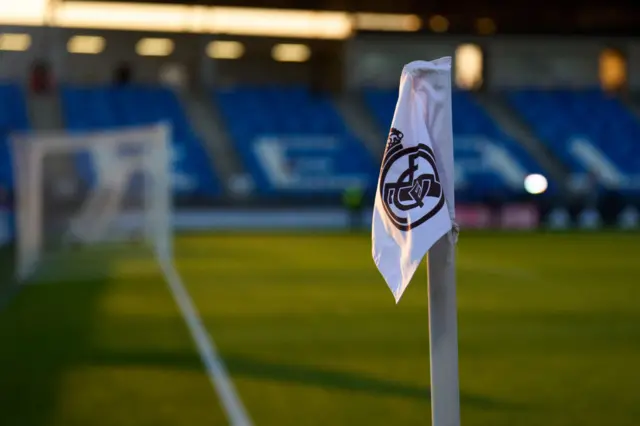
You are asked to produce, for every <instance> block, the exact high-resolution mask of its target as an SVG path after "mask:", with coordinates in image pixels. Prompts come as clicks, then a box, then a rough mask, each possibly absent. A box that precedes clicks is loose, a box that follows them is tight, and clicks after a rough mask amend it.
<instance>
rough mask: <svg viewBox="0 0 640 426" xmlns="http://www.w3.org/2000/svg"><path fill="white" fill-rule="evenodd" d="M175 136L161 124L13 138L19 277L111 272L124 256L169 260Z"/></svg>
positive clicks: (60, 277) (70, 276) (69, 276)
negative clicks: (171, 164)
mask: <svg viewBox="0 0 640 426" xmlns="http://www.w3.org/2000/svg"><path fill="white" fill-rule="evenodd" d="M169 133H170V132H169V128H168V126H166V125H156V126H149V127H140V128H130V129H124V130H109V131H103V132H96V133H86V134H76V133H74V134H66V133H60V134H40V135H39V134H37V133H36V134H29V135H22V136H16V137H14V139H13V141H12V142H13V152H14V174H15V177H16V179H15V181H16V182H15V186H16V210H17V250H16V252H17V253H16V254H17V255H16V262H17V264H16V274H17V279H18V280H19V281H25V280H29V281H31V280H68V279H73V278H89V277H96V276H97V275H105V274H106V275H110V274H112V273H114V272H113V270H112V268H114V264H117V262H118V261H119V260H121V259H127V260H131V259H137V258H145V259H151V258H153V259H157V260H159V261H160V262H166V261H170V260H171V257H172V231H171V224H170V220H171V219H170V210H171V195H170V194H171V193H170V191H171V189H170V181H169V180H170V172H169V146H170V145H169V141H168V138H169ZM150 255H151V256H152V257H150Z"/></svg>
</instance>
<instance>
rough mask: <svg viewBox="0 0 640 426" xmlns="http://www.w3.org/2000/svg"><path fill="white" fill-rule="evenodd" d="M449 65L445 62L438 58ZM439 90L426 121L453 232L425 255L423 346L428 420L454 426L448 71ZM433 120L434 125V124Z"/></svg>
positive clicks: (455, 382) (457, 403) (457, 414)
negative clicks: (437, 104) (439, 100)
mask: <svg viewBox="0 0 640 426" xmlns="http://www.w3.org/2000/svg"><path fill="white" fill-rule="evenodd" d="M443 60H444V61H448V63H450V58H446V59H445V58H443ZM437 80H438V84H439V85H441V90H444V91H447V92H448V94H449V96H446V97H444V99H447V102H446V105H443V107H442V108H441V109H438V111H437V112H436V111H432V113H433V115H432V116H431V117H427V121H431V120H433V123H430V125H429V127H430V129H432V131H433V132H434V134H433V144H434V147H433V148H434V151H435V157H436V162H437V163H438V168H439V169H440V178H441V182H442V189H443V191H444V196H445V199H446V201H447V208H448V210H449V216H450V217H451V221H452V222H453V228H452V230H451V231H450V232H448V233H447V234H445V235H444V236H443V237H442V238H440V240H438V242H436V243H435V245H434V246H433V247H431V249H430V250H429V254H428V265H429V266H428V274H429V346H430V359H431V416H432V424H433V426H459V425H460V390H459V379H458V307H457V302H456V271H455V255H456V253H455V245H456V243H457V240H458V226H457V225H456V224H455V197H454V171H453V168H454V164H453V163H454V161H453V140H452V138H451V135H452V127H453V124H452V112H451V96H450V94H451V72H450V71H449V72H447V73H443V74H442V75H440V76H438V79H437ZM436 122H437V125H436Z"/></svg>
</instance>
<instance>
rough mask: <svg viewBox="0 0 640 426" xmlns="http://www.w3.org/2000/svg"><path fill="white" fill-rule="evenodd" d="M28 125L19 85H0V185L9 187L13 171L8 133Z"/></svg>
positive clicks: (25, 107) (22, 93) (24, 100)
mask: <svg viewBox="0 0 640 426" xmlns="http://www.w3.org/2000/svg"><path fill="white" fill-rule="evenodd" d="M29 127H30V124H29V118H28V114H27V105H26V97H25V94H24V92H23V90H22V89H21V88H20V86H18V85H15V84H1V85H0V186H5V187H6V188H9V187H11V185H12V182H13V175H12V173H13V171H12V167H11V151H10V150H11V147H10V144H9V134H10V133H12V132H14V131H25V130H28V129H29Z"/></svg>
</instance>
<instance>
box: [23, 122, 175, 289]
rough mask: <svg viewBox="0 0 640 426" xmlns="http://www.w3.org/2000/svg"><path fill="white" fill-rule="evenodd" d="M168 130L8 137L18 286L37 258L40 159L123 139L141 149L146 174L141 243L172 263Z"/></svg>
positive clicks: (39, 244) (154, 128) (39, 249)
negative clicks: (12, 157) (12, 185)
mask: <svg viewBox="0 0 640 426" xmlns="http://www.w3.org/2000/svg"><path fill="white" fill-rule="evenodd" d="M170 134H171V128H170V126H169V125H168V124H165V123H161V124H157V125H152V126H145V127H136V128H124V129H115V130H114V129H111V130H105V131H99V132H85V133H66V132H41V133H40V132H35V133H27V134H17V135H12V137H11V143H12V148H13V155H14V161H13V170H14V181H15V189H16V190H15V194H16V197H15V200H16V204H15V206H16V231H17V232H16V246H17V250H16V269H15V275H16V279H17V281H18V282H26V281H27V280H28V278H29V277H30V276H31V275H32V274H33V272H34V271H35V269H36V267H37V264H38V261H39V260H40V256H41V254H42V236H43V230H42V219H43V202H42V201H43V196H44V188H43V178H44V176H43V160H44V158H45V156H46V155H48V154H54V153H77V152H83V151H86V150H91V149H92V148H96V147H98V146H104V145H105V144H118V143H122V141H126V142H127V143H129V144H132V143H133V144H136V145H137V146H141V147H144V155H143V156H142V164H143V167H142V168H143V170H144V172H145V174H147V173H149V172H150V171H151V172H152V178H151V179H148V181H149V182H148V183H147V182H146V181H145V184H144V194H143V203H144V207H143V211H144V213H143V215H142V216H143V217H138V218H137V220H138V221H140V220H142V221H144V223H143V224H142V226H143V227H144V235H145V241H146V242H147V243H150V244H151V245H152V248H153V249H154V251H155V254H156V256H157V257H158V260H159V261H161V262H162V261H171V259H172V255H173V253H172V252H173V242H172V240H173V238H172V234H173V231H172V226H171V210H172V202H171V182H170V179H171V172H170V158H169V157H170V155H169V150H170V140H169V137H170Z"/></svg>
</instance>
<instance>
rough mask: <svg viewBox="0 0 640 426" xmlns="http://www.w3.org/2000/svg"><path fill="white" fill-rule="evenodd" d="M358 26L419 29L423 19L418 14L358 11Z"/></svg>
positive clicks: (373, 29) (368, 28) (356, 16)
mask: <svg viewBox="0 0 640 426" xmlns="http://www.w3.org/2000/svg"><path fill="white" fill-rule="evenodd" d="M355 23H356V28H358V29H359V30H371V31H418V30H419V29H420V27H421V26H422V20H421V19H420V17H419V16H417V15H397V14H391V13H356V14H355Z"/></svg>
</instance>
